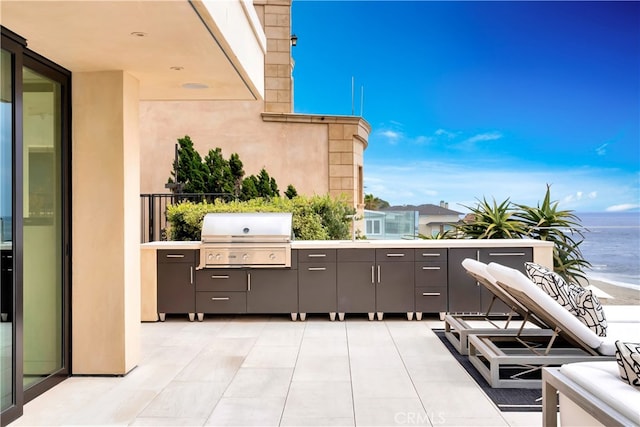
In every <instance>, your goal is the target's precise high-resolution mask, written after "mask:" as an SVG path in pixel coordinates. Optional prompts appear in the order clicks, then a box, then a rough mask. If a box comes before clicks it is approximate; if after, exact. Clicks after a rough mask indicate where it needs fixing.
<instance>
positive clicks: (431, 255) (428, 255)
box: [422, 254, 440, 257]
mask: <svg viewBox="0 0 640 427" xmlns="http://www.w3.org/2000/svg"><path fill="white" fill-rule="evenodd" d="M422 256H426V257H436V256H440V254H422Z"/></svg>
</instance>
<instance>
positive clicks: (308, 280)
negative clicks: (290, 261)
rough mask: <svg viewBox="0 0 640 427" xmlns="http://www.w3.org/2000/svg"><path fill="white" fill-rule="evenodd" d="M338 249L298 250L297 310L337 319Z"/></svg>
mask: <svg viewBox="0 0 640 427" xmlns="http://www.w3.org/2000/svg"><path fill="white" fill-rule="evenodd" d="M336 293H337V289H336V250H335V249H318V250H314V249H300V250H298V309H299V311H300V318H301V319H302V320H304V319H305V318H306V315H307V313H329V316H330V317H331V319H332V320H334V319H335V316H336V312H337V309H338V306H337V294H336Z"/></svg>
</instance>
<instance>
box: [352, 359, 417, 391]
mask: <svg viewBox="0 0 640 427" xmlns="http://www.w3.org/2000/svg"><path fill="white" fill-rule="evenodd" d="M351 375H352V378H353V395H354V398H417V397H418V394H417V392H416V389H415V388H414V385H413V383H412V382H411V378H410V377H409V375H408V374H407V372H406V371H404V370H398V369H375V370H371V369H368V368H361V367H359V366H357V365H356V366H352V367H351Z"/></svg>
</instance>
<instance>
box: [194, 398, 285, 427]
mask: <svg viewBox="0 0 640 427" xmlns="http://www.w3.org/2000/svg"><path fill="white" fill-rule="evenodd" d="M284 400H285V398H284V397H223V398H222V399H220V401H219V402H218V404H217V405H216V407H215V409H214V410H213V413H212V414H211V416H210V417H209V419H207V421H206V422H205V424H204V425H206V426H260V427H268V426H278V425H279V424H280V418H281V416H282V407H283V406H284Z"/></svg>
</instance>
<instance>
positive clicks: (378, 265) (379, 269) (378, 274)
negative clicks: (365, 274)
mask: <svg viewBox="0 0 640 427" xmlns="http://www.w3.org/2000/svg"><path fill="white" fill-rule="evenodd" d="M378 283H380V264H378Z"/></svg>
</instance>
